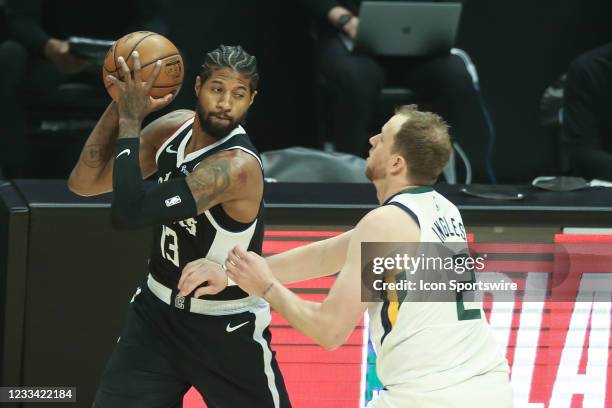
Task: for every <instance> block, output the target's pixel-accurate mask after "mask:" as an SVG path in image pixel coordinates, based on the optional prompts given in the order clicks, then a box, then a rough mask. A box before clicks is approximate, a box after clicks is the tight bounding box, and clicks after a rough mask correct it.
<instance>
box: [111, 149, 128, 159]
mask: <svg viewBox="0 0 612 408" xmlns="http://www.w3.org/2000/svg"><path fill="white" fill-rule="evenodd" d="M123 153H125V154H127V155H128V156H129V155H130V153H131V151H130V149H124V150H122V151H121V152H120V153H119V154H118V155H117V157H115V158H116V159H118V158H119V157H120V156H121V155H122V154H123Z"/></svg>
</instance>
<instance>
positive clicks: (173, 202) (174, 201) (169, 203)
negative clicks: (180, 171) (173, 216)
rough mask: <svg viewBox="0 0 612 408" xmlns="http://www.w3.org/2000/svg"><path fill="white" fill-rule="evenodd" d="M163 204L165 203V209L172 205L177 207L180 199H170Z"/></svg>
mask: <svg viewBox="0 0 612 408" xmlns="http://www.w3.org/2000/svg"><path fill="white" fill-rule="evenodd" d="M165 203H166V207H172V206H173V205H177V204H180V203H181V197H179V196H174V197H170V198H168V199H167V200H166V201H165Z"/></svg>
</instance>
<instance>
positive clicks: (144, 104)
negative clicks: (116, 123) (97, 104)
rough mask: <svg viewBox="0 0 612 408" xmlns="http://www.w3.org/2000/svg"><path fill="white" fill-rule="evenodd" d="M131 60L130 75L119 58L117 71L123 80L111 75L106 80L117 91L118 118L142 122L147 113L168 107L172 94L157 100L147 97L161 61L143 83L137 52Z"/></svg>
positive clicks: (121, 58) (124, 63) (123, 61)
mask: <svg viewBox="0 0 612 408" xmlns="http://www.w3.org/2000/svg"><path fill="white" fill-rule="evenodd" d="M132 58H133V59H134V72H133V73H130V68H129V67H128V65H127V63H126V62H125V60H124V59H123V57H119V58H118V59H117V62H118V63H119V65H120V68H119V69H120V70H121V74H122V76H123V80H119V79H117V78H115V77H114V76H112V75H109V76H108V79H109V80H110V81H111V82H112V83H113V84H114V85H115V86H116V87H117V90H118V98H117V107H118V109H119V118H120V119H124V120H132V121H138V122H142V120H143V119H144V118H145V117H146V116H147V115H148V114H149V113H151V112H154V111H156V110H159V109H161V108H163V107H164V106H166V105H168V104H169V103H170V102H171V101H172V94H168V95H166V96H164V97H163V98H157V99H156V98H153V97H151V96H149V92H150V91H151V88H152V87H153V84H154V83H155V80H157V77H158V76H159V73H160V71H161V61H157V62H156V63H155V67H154V68H153V72H152V73H151V75H150V76H149V78H147V80H146V81H145V82H143V81H142V78H141V67H140V57H139V56H138V51H134V52H133V53H132ZM132 75H133V78H132Z"/></svg>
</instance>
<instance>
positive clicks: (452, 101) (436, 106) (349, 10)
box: [304, 0, 488, 181]
mask: <svg viewBox="0 0 612 408" xmlns="http://www.w3.org/2000/svg"><path fill="white" fill-rule="evenodd" d="M360 3H361V1H360V0H307V1H304V4H305V5H306V6H308V7H309V8H310V10H311V11H312V12H313V13H314V15H315V16H316V17H317V25H316V27H317V30H316V31H317V37H318V44H317V64H318V68H319V70H320V71H321V73H322V74H323V76H324V77H325V79H326V80H328V81H330V82H332V83H333V85H334V87H335V88H336V89H337V90H338V91H339V92H338V95H339V96H340V98H341V100H338V101H336V103H335V105H334V109H335V112H334V120H335V123H334V126H333V129H334V135H333V143H334V145H335V148H336V150H338V151H343V152H349V153H353V154H356V155H364V154H365V152H366V148H367V140H368V137H369V136H371V135H369V134H368V123H369V122H370V119H371V115H372V113H373V111H374V109H375V105H376V103H377V101H378V100H379V95H380V91H381V89H382V88H383V85H385V84H390V85H396V86H405V87H408V88H410V89H411V90H413V91H414V92H416V94H417V95H418V96H419V98H423V100H425V101H427V104H428V106H430V107H431V109H432V110H434V111H436V113H438V114H440V115H441V116H442V117H443V118H444V119H445V120H446V121H447V122H448V123H449V124H450V126H451V135H452V136H453V138H454V139H455V140H457V141H458V142H459V143H460V144H461V146H462V147H463V148H464V150H465V151H466V152H467V154H468V156H469V157H470V160H471V161H472V167H473V170H474V180H475V181H485V180H487V176H486V166H485V150H486V149H485V147H484V146H486V143H487V140H488V133H487V127H486V122H485V117H484V115H483V112H482V107H481V105H480V101H479V96H478V94H477V93H476V91H475V89H474V86H473V82H472V78H471V76H470V74H469V72H468V71H467V69H466V66H465V64H464V62H463V61H462V60H461V59H460V58H459V57H457V56H455V55H451V54H450V52H449V54H445V55H440V56H436V57H418V58H415V57H410V58H408V57H403V58H402V57H394V58H390V57H377V56H372V55H366V54H363V53H362V54H358V53H351V52H350V51H348V49H347V48H346V47H345V45H344V44H343V43H342V40H341V39H340V37H339V35H338V34H339V33H341V32H342V33H344V34H346V35H348V36H350V37H351V38H353V39H354V38H355V35H356V33H357V27H358V26H359V16H358V12H359V6H360ZM449 51H450V50H449Z"/></svg>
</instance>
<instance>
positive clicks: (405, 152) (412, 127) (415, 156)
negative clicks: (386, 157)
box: [393, 105, 452, 185]
mask: <svg viewBox="0 0 612 408" xmlns="http://www.w3.org/2000/svg"><path fill="white" fill-rule="evenodd" d="M395 114H396V115H397V114H400V115H404V116H406V121H405V122H404V123H403V124H402V126H401V127H400V129H399V130H398V132H397V134H396V135H395V141H394V146H393V149H394V152H395V153H399V154H400V155H401V156H402V157H403V158H404V160H406V163H407V166H408V171H409V173H410V178H411V181H412V182H415V183H416V184H421V185H431V184H434V183H435V182H436V180H437V179H438V177H439V176H440V174H441V173H442V171H443V170H444V167H446V164H447V163H448V160H449V159H450V154H451V151H452V145H451V141H450V136H449V134H448V125H447V124H446V122H445V121H444V119H442V118H441V117H440V116H439V115H436V114H435V113H432V112H421V111H419V110H418V106H417V105H404V106H400V107H399V108H397V109H396V110H395Z"/></svg>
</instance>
